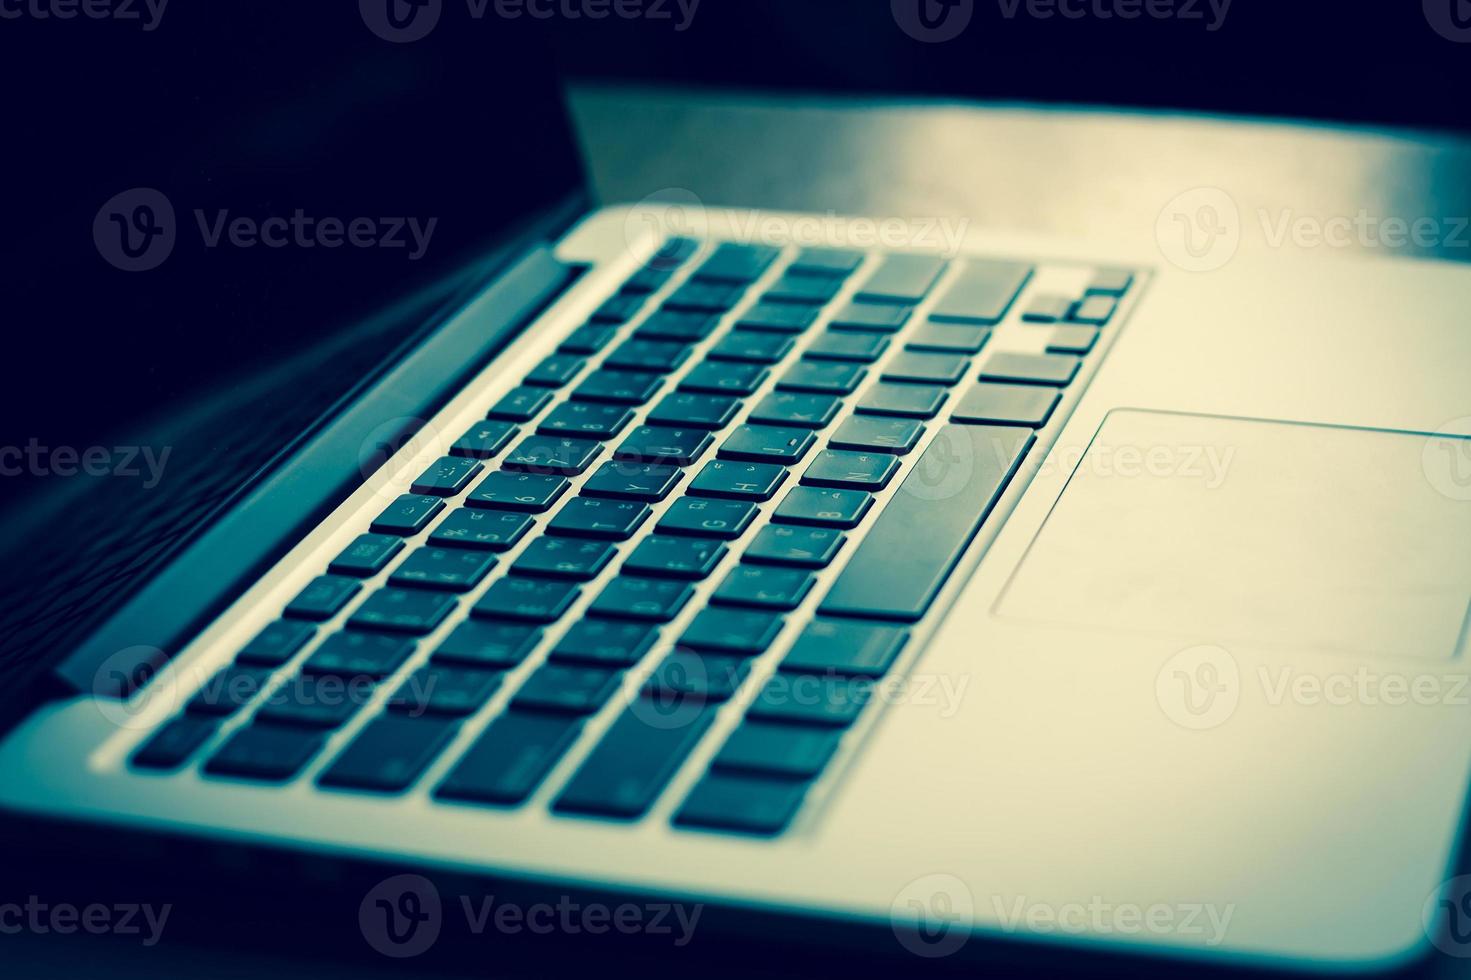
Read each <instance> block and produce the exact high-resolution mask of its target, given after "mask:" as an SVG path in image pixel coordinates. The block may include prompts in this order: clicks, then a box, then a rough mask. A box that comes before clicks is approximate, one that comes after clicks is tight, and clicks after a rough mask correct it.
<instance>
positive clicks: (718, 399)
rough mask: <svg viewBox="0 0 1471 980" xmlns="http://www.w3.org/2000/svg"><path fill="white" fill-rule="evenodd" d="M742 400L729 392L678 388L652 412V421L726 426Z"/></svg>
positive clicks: (653, 422) (693, 425)
mask: <svg viewBox="0 0 1471 980" xmlns="http://www.w3.org/2000/svg"><path fill="white" fill-rule="evenodd" d="M740 404H741V403H740V401H739V400H738V399H735V398H731V397H729V396H726V395H698V394H695V393H693V392H687V391H677V392H675V393H674V394H672V395H668V396H666V397H665V398H664V400H663V401H661V402H659V404H657V405H655V406H654V408H653V410H652V411H650V412H649V419H648V420H649V423H650V424H651V425H673V426H680V427H684V426H688V427H689V428H692V429H723V428H725V427H726V426H727V425H729V424H730V420H731V419H733V418H735V416H736V412H737V411H739V410H740Z"/></svg>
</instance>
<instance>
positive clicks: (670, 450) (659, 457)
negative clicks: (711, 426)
mask: <svg viewBox="0 0 1471 980" xmlns="http://www.w3.org/2000/svg"><path fill="white" fill-rule="evenodd" d="M714 441H715V437H714V436H712V435H710V433H708V432H706V431H705V430H704V429H695V428H688V429H676V428H673V427H671V426H665V425H641V426H639V427H638V428H636V429H634V430H633V431H632V432H630V433H629V434H628V438H627V439H624V440H623V444H622V445H620V446H619V447H618V451H617V452H615V453H614V454H613V457H614V458H615V459H628V460H633V461H635V462H649V463H672V464H674V465H675V466H688V465H689V464H690V463H693V462H694V461H695V460H697V459H699V458H700V457H701V456H703V455H704V454H705V450H707V449H709V448H710V445H711V444H712V443H713V442H714Z"/></svg>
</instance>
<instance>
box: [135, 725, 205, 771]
mask: <svg viewBox="0 0 1471 980" xmlns="http://www.w3.org/2000/svg"><path fill="white" fill-rule="evenodd" d="M215 728H216V724H215V721H214V719H212V718H201V717H183V718H175V719H174V720H173V721H170V722H169V723H168V724H167V725H164V726H163V727H162V728H160V729H159V730H158V731H157V732H155V733H154V735H153V737H152V738H150V739H149V740H148V741H147V743H145V744H144V746H143V747H142V748H141V749H139V750H138V751H137V752H135V753H134V754H133V765H135V766H137V767H139V768H140V769H165V770H167V769H177V768H179V767H180V766H182V765H183V764H184V762H185V760H187V759H188V758H189V757H190V756H191V755H193V754H194V753H195V752H196V751H198V749H199V747H200V746H201V745H203V744H204V743H205V742H208V741H209V739H210V736H212V735H213V734H214V733H215Z"/></svg>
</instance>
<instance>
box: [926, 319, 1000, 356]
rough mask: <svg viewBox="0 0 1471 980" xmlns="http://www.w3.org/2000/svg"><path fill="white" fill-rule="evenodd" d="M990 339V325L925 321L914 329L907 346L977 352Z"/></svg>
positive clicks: (969, 352) (964, 352)
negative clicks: (979, 325)
mask: <svg viewBox="0 0 1471 980" xmlns="http://www.w3.org/2000/svg"><path fill="white" fill-rule="evenodd" d="M990 339H991V328H990V327H973V326H969V325H967V324H964V323H924V324H921V325H920V326H919V328H918V329H916V330H915V331H914V334H913V336H911V337H910V338H909V343H908V345H907V346H909V347H910V348H912V349H914V350H941V351H955V352H956V353H958V354H977V353H979V352H980V350H981V348H982V347H985V346H986V341H988V340H990Z"/></svg>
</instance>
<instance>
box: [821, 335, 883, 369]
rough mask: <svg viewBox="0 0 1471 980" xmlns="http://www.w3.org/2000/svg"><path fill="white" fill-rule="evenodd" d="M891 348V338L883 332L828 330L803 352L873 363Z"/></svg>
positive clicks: (828, 358) (861, 362)
mask: <svg viewBox="0 0 1471 980" xmlns="http://www.w3.org/2000/svg"><path fill="white" fill-rule="evenodd" d="M888 348H889V338H888V337H885V336H884V335H883V334H881V333H861V332H858V331H854V330H827V331H824V332H823V333H822V334H820V335H819V336H818V338H817V339H816V340H814V341H813V342H812V345H811V346H810V347H808V348H807V350H806V351H805V352H803V356H804V357H814V358H817V359H818V360H822V361H857V362H858V363H860V364H872V363H873V362H874V361H876V360H878V359H879V355H881V354H882V353H883V352H884V351H886V350H888Z"/></svg>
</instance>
